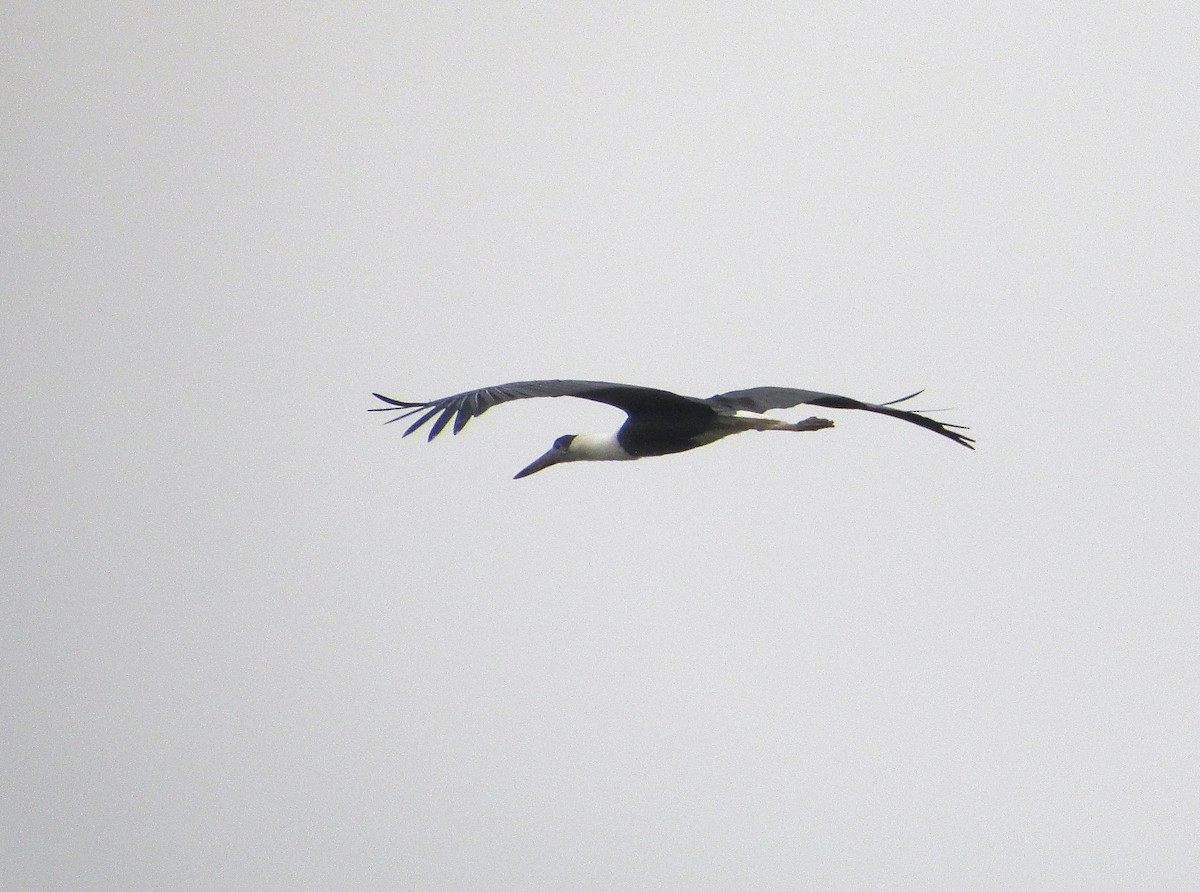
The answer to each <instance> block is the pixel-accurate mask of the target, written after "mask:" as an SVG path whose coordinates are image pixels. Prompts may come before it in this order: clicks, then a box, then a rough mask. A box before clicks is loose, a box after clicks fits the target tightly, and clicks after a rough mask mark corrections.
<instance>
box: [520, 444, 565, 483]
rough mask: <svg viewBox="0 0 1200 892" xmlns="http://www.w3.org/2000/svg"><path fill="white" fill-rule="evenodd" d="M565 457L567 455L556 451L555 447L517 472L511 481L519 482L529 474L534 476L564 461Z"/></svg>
mask: <svg viewBox="0 0 1200 892" xmlns="http://www.w3.org/2000/svg"><path fill="white" fill-rule="evenodd" d="M566 457H567V454H566V453H565V452H563V451H562V450H561V449H558V448H557V447H556V448H554V449H551V450H550V451H549V452H547V453H546V454H545V455H543V456H542V457H541V458H539V459H537V460H536V461H535V462H534V463H533V464H531V465H529V466H528V467H525V468H522V469H521V470H520V471H517V473H516V475H515V476H514V477H513V480H520V479H521V478H522V477H528V476H529V475H530V474H536V473H537V472H538V471H544V470H545V469H546V468H548V467H550V466H551V465H556V464H558V463H559V462H561V461H565V460H566Z"/></svg>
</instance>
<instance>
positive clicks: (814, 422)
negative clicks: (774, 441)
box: [787, 415, 833, 431]
mask: <svg viewBox="0 0 1200 892" xmlns="http://www.w3.org/2000/svg"><path fill="white" fill-rule="evenodd" d="M827 427H833V422H832V421H830V420H829V419H828V418H817V417H816V416H815V415H814V416H813V417H812V418H805V419H804V420H803V421H797V422H796V423H795V424H792V425H788V428H787V429H788V430H791V431H820V430H824V429H825V428H827Z"/></svg>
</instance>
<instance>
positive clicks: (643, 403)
mask: <svg viewBox="0 0 1200 892" xmlns="http://www.w3.org/2000/svg"><path fill="white" fill-rule="evenodd" d="M919 392H920V391H918V393H919ZM916 395H917V394H916V393H913V394H909V395H908V396H906V397H901V398H900V399H897V400H892V401H890V402H887V403H878V404H876V403H864V402H860V401H859V400H854V399H850V398H849V397H844V396H838V395H836V394H832V393H821V392H819V391H814V390H796V389H793V388H788V387H753V388H750V389H749V390H733V391H729V392H728V393H719V394H717V395H716V396H711V397H708V398H707V399H701V398H699V397H691V396H681V395H680V394H677V393H671V392H670V391H667V390H657V389H655V388H652V387H638V386H635V385H631V384H612V383H610V382H606V381H562V380H553V381H516V382H513V383H511V384H500V385H497V386H495V387H483V388H480V389H479V390H468V391H466V392H465V393H456V394H454V395H453V396H448V397H443V398H442V399H439V400H432V401H430V402H418V403H413V402H404V401H402V400H395V399H392V398H391V397H386V396H383V395H381V394H378V393H377V394H375V397H377V398H378V399H380V400H382V401H383V402H385V403H387V404H388V405H387V406H381V407H379V408H375V409H372V410H371V411H372V412H394V411H399V410H401V409H407V410H408V411H406V412H403V413H402V414H400V415H398V416H397V417H395V418H392V419H390V421H389V423H391V421H399V420H400V419H401V418H407V417H409V416H410V415H415V414H417V413H418V412H422V411H424V414H423V415H421V417H420V418H418V419H417V420H416V421H414V422H413V423H412V424H411V425H410V426H409V428H408V430H406V431H405V432H404V435H405V436H408V435H409V434H411V433H413V432H414V431H416V430H418V429H420V428H421V427H423V426H424V425H425V424H426V423H428V422H429V421H431V420H433V419H434V417H435V416H436V417H437V420H436V421H434V423H433V426H432V427H431V428H430V430H429V439H430V440H432V439H433V438H434V437H436V436H437V435H438V434H440V433H441V432H442V430H444V429H445V427H446V426H447V425H448V424H449V423H450V421H451V420H452V419H453V421H454V427H453V430H454V433H456V434H457V433H458V432H459V431H460V430H462V429H463V427H464V426H465V425H466V424H467V422H468V421H470V420H471V419H472V418H473V417H475V416H476V415H482V414H483V413H484V412H486V411H487V410H488V409H490V408H491V407H492V406H495V405H498V404H499V403H505V402H509V401H511V400H519V399H532V398H536V397H558V396H571V397H577V398H579V399H585V400H591V401H593V402H598V403H605V404H607V405H610V406H614V407H616V408H618V409H621V410H623V411H624V412H625V413H626V414H627V415H628V416H629V417H628V418H627V419H626V420H625V423H624V424H623V425H621V427H620V429H619V430H617V432H616V433H615V434H567V435H565V436H562V437H559V438H558V439H557V440H556V441H555V443H554V446H553V447H552V448H551V449H550V451H549V452H547V453H546V454H545V455H543V456H542V457H541V458H539V459H538V460H537V461H535V462H534V463H533V464H531V465H529V466H528V467H527V468H525V469H524V470H522V471H520V472H519V473H518V474H517V475H516V476H517V477H518V478H520V477H525V476H528V475H529V474H533V473H535V472H536V471H540V470H542V469H543V468H547V467H549V466H550V465H554V464H559V463H560V462H566V461H627V460H630V459H637V458H646V457H649V456H655V455H669V454H671V453H673V452H684V451H686V450H688V449H695V448H697V447H699V446H706V445H708V444H709V443H713V442H716V441H717V440H720V439H722V438H723V437H728V436H730V435H732V434H736V433H741V432H743V431H748V430H758V431H762V430H776V431H811V430H821V429H823V428H827V427H833V422H832V421H829V420H828V419H825V418H815V417H814V418H808V419H805V420H804V421H799V422H794V423H789V422H785V421H781V420H779V419H777V418H768V417H767V416H766V415H764V414H763V413H764V412H767V411H770V410H771V409H785V408H790V407H792V406H798V405H813V406H822V407H826V408H831V409H862V410H866V411H868V412H876V413H879V414H883V415H890V416H891V417H893V418H900V419H903V420H904V421H908V422H911V423H913V424H917V425H920V426H921V427H923V428H925V429H926V430H931V431H933V432H934V433H938V434H941V435H942V436H943V437H947V438H949V439H951V440H953V441H954V442H956V443H959V444H961V445H963V446H966V447H967V448H968V449H974V448H975V447H974V446H972V445H971V444H972V443H973V442H974V441H973V440H972V439H971V438H970V437H967V436H964V435H963V434H960V433H957V432H956V430H954V429H960V430H961V429H962V427H961V425H954V424H944V423H942V422H939V421H935V420H934V419H932V418H930V417H928V416H927V415H922V414H920V413H919V412H913V411H907V410H904V409H896V408H894V406H895V404H896V403H900V402H903V401H904V400H908V399H911V398H912V397H914V396H916Z"/></svg>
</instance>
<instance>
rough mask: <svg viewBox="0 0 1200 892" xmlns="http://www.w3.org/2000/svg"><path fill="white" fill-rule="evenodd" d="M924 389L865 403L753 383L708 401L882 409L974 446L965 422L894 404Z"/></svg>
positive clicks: (733, 406) (745, 407)
mask: <svg viewBox="0 0 1200 892" xmlns="http://www.w3.org/2000/svg"><path fill="white" fill-rule="evenodd" d="M922 392H923V391H920V390H918V391H917V392H916V393H910V394H909V395H908V396H902V397H900V399H897V400H891V401H889V402H886V403H878V404H877V403H864V402H861V401H860V400H855V399H851V398H850V397H848V396H838V395H837V394H834V393H820V392H819V391H816V390H795V389H793V388H791V387H751V388H750V389H749V390H731V391H729V393H719V394H717V395H716V396H710V397H709V398H708V399H707V400H705V402H706V403H708V404H709V405H710V406H713V407H714V408H715V409H717V410H718V411H723V412H737V411H739V410H741V411H747V412H766V411H768V410H770V409H790V408H791V407H792V406H799V405H809V406H821V407H823V408H826V409H864V410H866V411H867V412H878V413H879V414H880V415H890V416H891V417H892V418H900V419H903V420H904V421H908V422H911V423H912V424H916V425H920V426H921V427H923V428H925V429H926V430H930V431H933V432H934V433H935V434H941V435H942V436H943V437H949V438H950V439H951V440H953V441H954V442H955V443H961V444H962V445H963V446H966V447H967V448H968V449H974V448H975V447H974V446H972V445H971V444H972V443H974V442H975V441H974V440H973V439H971V438H970V437H968V436H965V435H963V434H960V433H956V431H958V430H967V428H966V427H964V426H963V425H961V424H944V423H943V422H940V421H936V420H935V419H933V418H930V417H929V416H928V415H922V414H921V413H920V412H911V411H907V410H905V409H895V408H893V407H894V406H895V405H896V403H902V402H904V401H905V400H911V399H912V398H913V397H914V396H916V395H917V394H919V393H922Z"/></svg>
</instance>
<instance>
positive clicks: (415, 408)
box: [369, 381, 712, 440]
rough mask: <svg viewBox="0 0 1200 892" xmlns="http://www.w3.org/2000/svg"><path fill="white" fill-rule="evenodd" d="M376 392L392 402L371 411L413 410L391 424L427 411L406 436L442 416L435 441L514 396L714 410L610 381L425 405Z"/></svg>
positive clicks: (502, 389)
mask: <svg viewBox="0 0 1200 892" xmlns="http://www.w3.org/2000/svg"><path fill="white" fill-rule="evenodd" d="M373 395H374V396H375V397H376V398H377V399H381V400H383V401H384V402H385V403H388V405H387V406H380V407H378V408H375V409H370V410H369V411H371V412H396V411H399V410H400V409H408V411H407V412H404V413H402V414H400V415H397V416H396V417H395V418H392V419H389V420H388V422H387V423H388V424H391V423H392V422H393V421H399V420H400V419H401V418H407V417H408V416H410V415H415V414H417V413H418V412H420V411H422V410H426V411H425V414H424V415H422V416H421V417H420V418H418V419H417V420H416V421H414V422H413V423H412V424H411V425H410V426H409V428H408V430H406V431H405V432H404V436H406V437H407V436H408V435H409V434H411V433H412V432H413V431H415V430H417V429H419V428H420V427H422V426H423V425H424V424H426V423H427V422H428V421H430V420H431V419H432V418H433V417H434V416H435V415H437V416H439V417H438V420H437V421H435V422H434V424H433V427H432V428H430V430H429V439H430V440H432V439H433V438H434V437H436V436H437V435H438V434H440V433H441V432H442V430H443V429H444V428H445V427H446V425H447V424H449V423H450V419H451V418H453V419H454V433H456V434H457V433H458V432H459V431H460V430H462V429H463V428H464V427H465V426H466V424H467V422H468V421H470V420H471V419H472V418H474V417H475V416H476V415H482V414H483V413H484V412H486V411H487V410H488V409H490V408H492V406H496V405H499V404H500V403H507V402H509V401H510V400H526V399H533V398H536V397H550V396H573V397H578V398H579V399H584V400H591V401H592V402H596V403H605V404H607V405H609V406H615V407H617V408H618V409H622V410H624V411H625V412H626V413H627V414H628V415H629V416H630V417H634V416H637V415H639V414H655V415H660V416H661V415H665V416H675V415H681V414H683V415H689V416H691V415H694V414H695V413H696V412H697V411H699V412H703V413H706V414H708V413H711V412H712V407H711V406H709V405H708V401H707V400H700V399H696V398H694V397H689V396H680V395H679V394H677V393H671V392H670V391H668V390H655V389H653V388H651V387H636V386H634V385H632V384H612V383H610V382H607V381H514V382H513V383H511V384H498V385H496V386H495V387H481V388H480V389H479V390H468V391H466V392H465V393H456V394H454V395H453V396H445V397H442V398H441V399H440V400H430V401H428V402H419V403H409V402H404V401H403V400H395V399H392V398H391V397H388V396H384V395H383V394H380V393H376V394H373Z"/></svg>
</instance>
